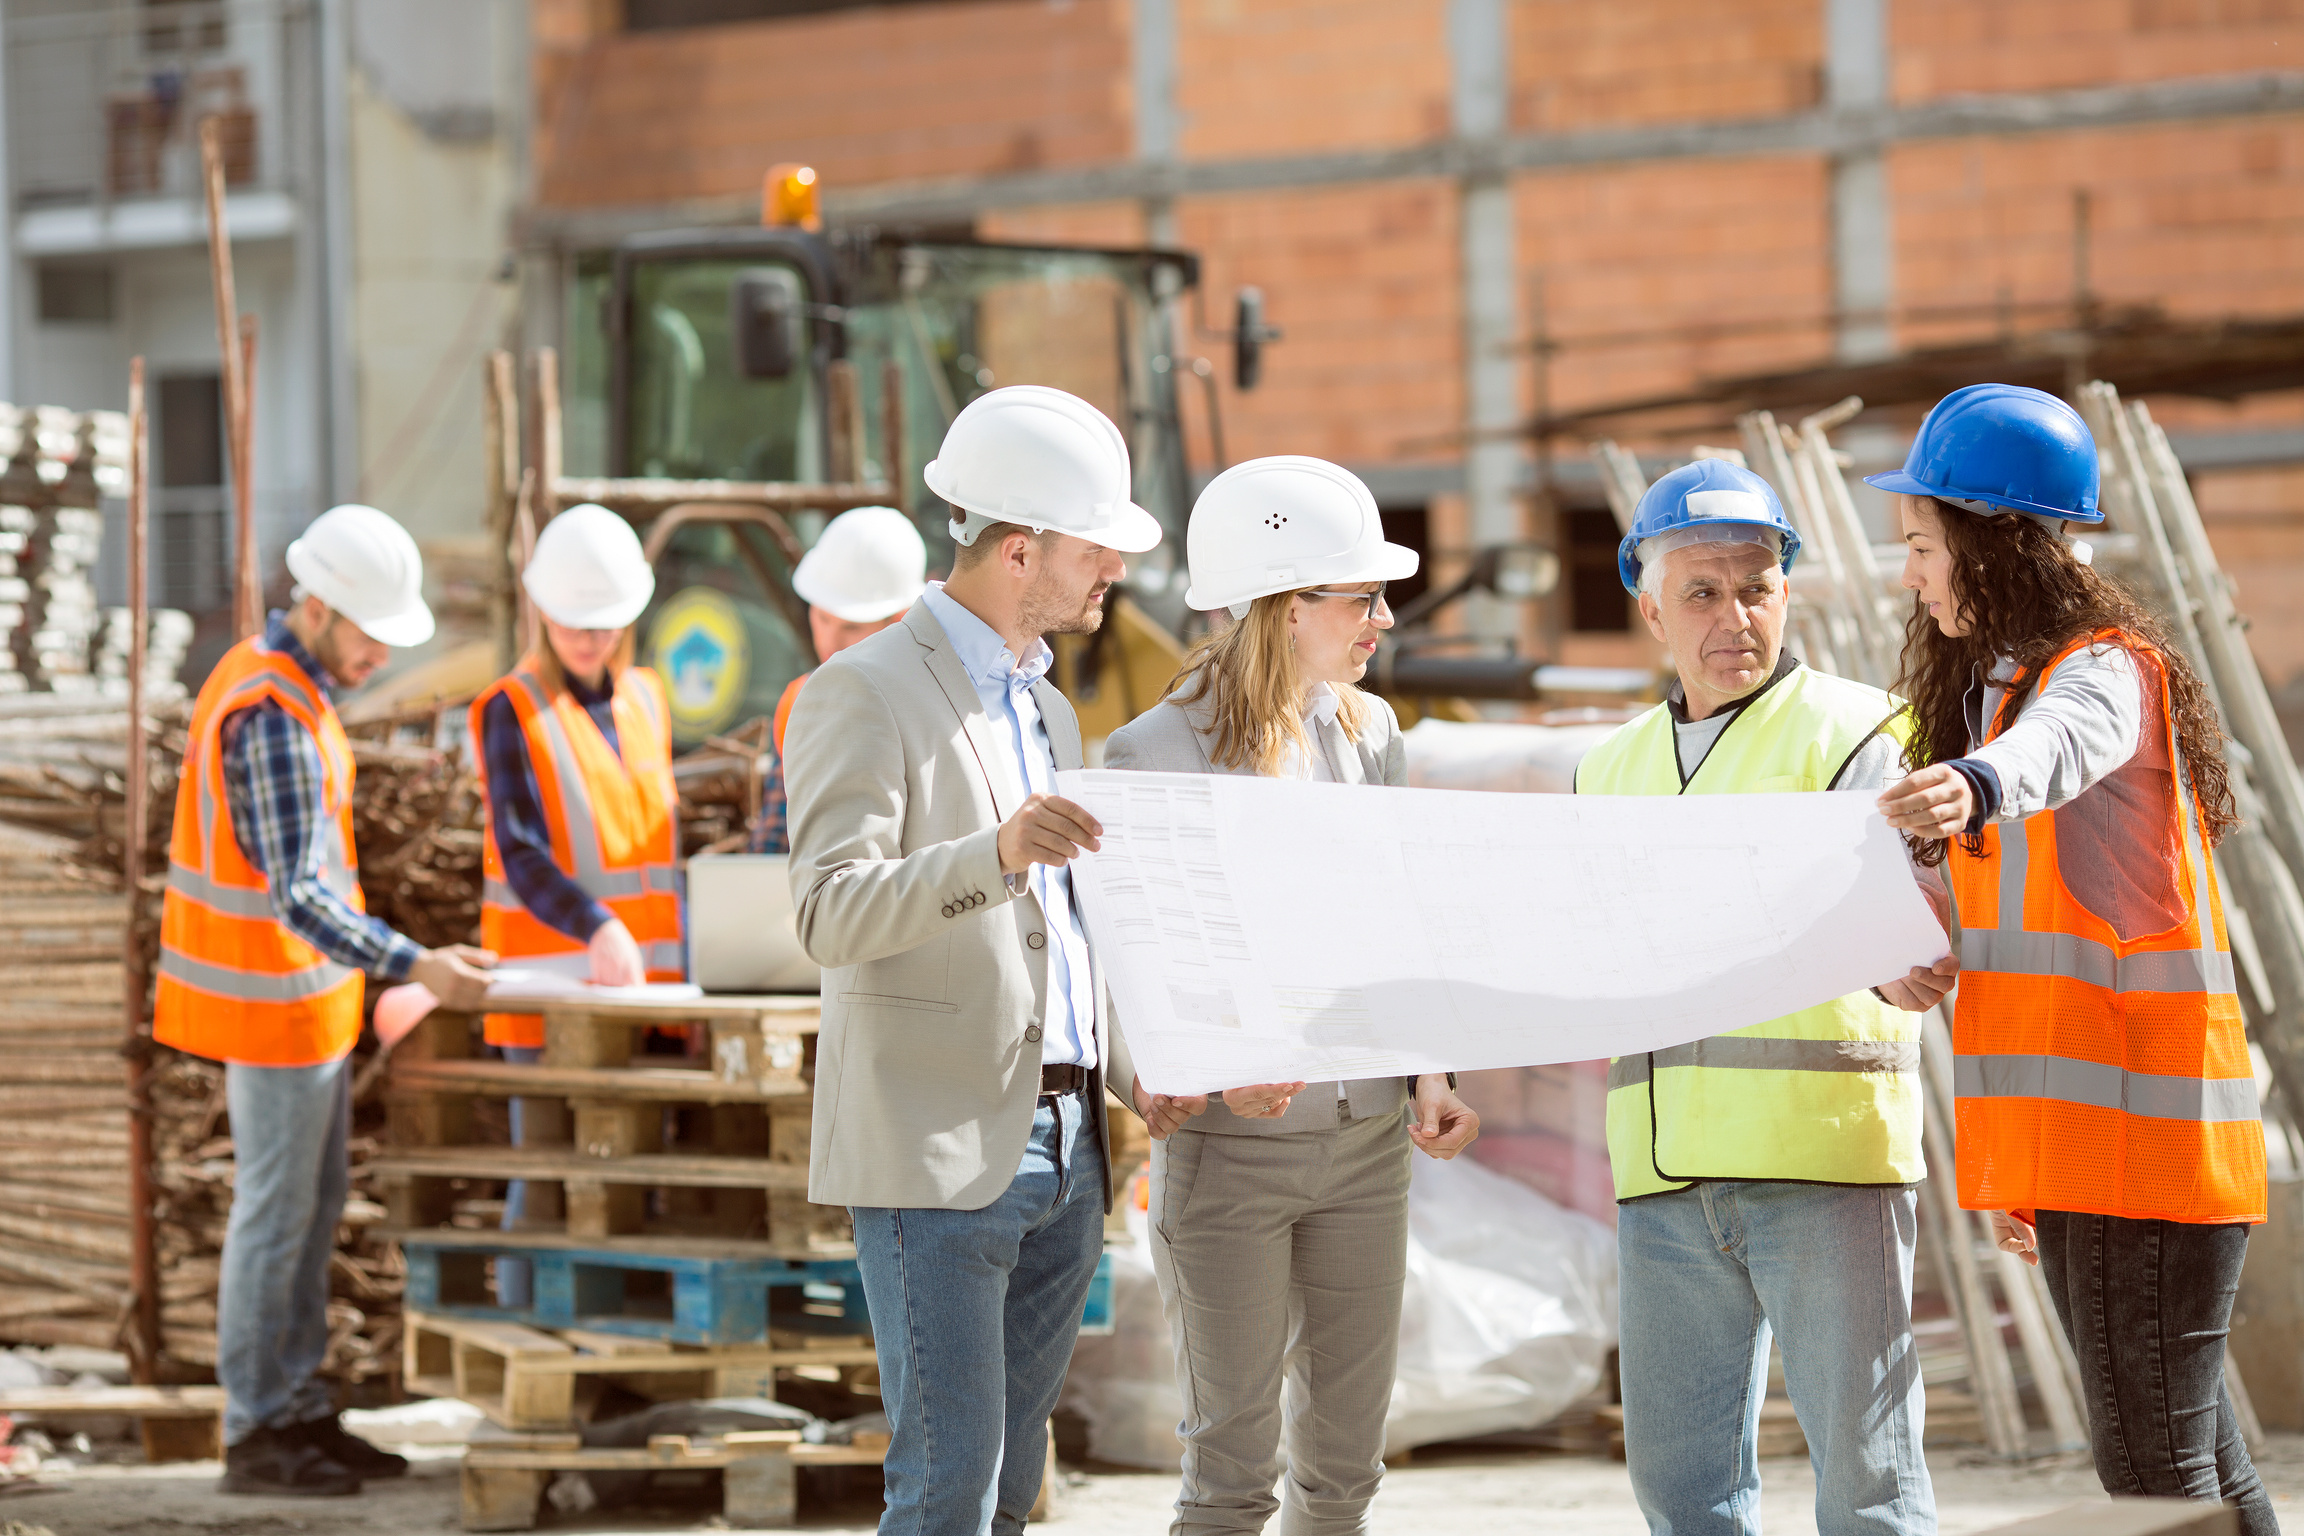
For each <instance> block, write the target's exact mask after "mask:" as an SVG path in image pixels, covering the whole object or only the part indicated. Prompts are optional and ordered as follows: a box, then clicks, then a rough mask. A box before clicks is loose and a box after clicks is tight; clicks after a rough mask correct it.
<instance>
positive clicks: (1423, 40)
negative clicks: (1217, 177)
mask: <svg viewBox="0 0 2304 1536" xmlns="http://www.w3.org/2000/svg"><path fill="white" fill-rule="evenodd" d="M1177 9H1178V26H1177V39H1176V43H1177V74H1178V90H1177V102H1176V105H1177V108H1178V110H1179V111H1180V112H1182V114H1183V116H1184V134H1183V152H1184V155H1185V157H1186V158H1187V159H1193V160H1224V159H1236V158H1245V157H1249V156H1265V155H1285V154H1291V153H1305V152H1310V151H1327V150H1336V149H1362V148H1370V147H1378V146H1384V145H1394V144H1409V143H1415V142H1417V141H1419V140H1424V139H1435V138H1441V137H1444V136H1445V135H1446V134H1447V133H1448V130H1449V74H1448V39H1447V20H1448V7H1447V5H1446V3H1445V0H1184V3H1183V4H1181V5H1179V6H1178V8H1177Z"/></svg>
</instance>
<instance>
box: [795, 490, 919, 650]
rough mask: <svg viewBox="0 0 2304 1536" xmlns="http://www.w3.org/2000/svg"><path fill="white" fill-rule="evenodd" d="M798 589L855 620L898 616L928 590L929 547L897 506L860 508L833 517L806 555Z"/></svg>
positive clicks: (815, 604)
mask: <svg viewBox="0 0 2304 1536" xmlns="http://www.w3.org/2000/svg"><path fill="white" fill-rule="evenodd" d="M792 590H793V591H795V592H797V593H799V594H800V600H801V601H802V602H804V603H806V604H807V605H808V606H809V607H811V608H821V609H823V610H824V611H825V612H826V613H829V614H830V615H832V617H834V618H836V619H845V620H847V621H848V622H849V623H851V624H869V623H871V622H872V621H873V620H875V619H892V618H894V617H895V616H896V615H897V614H900V613H902V612H903V611H904V610H905V609H907V608H909V607H911V606H912V604H913V602H914V601H915V600H917V599H918V598H919V596H920V594H921V593H923V592H925V591H927V590H928V546H927V545H925V544H923V543H921V542H920V530H919V529H917V528H915V527H913V526H912V519H910V518H908V517H906V516H905V515H904V514H903V513H901V512H899V511H897V510H896V509H895V508H894V507H856V508H854V509H852V510H850V511H847V512H843V513H841V514H840V515H839V516H838V517H836V518H834V519H832V521H831V522H830V523H829V524H828V525H827V526H826V527H825V529H824V533H823V535H822V537H820V538H818V539H817V540H816V547H815V548H814V549H811V550H809V551H808V553H807V554H805V555H803V556H801V558H800V564H799V566H798V567H797V568H796V569H795V570H794V571H793V572H792Z"/></svg>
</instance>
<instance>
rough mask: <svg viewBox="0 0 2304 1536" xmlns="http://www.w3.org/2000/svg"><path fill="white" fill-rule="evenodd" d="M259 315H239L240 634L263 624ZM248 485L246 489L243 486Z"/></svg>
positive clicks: (236, 615) (236, 602)
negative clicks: (259, 542)
mask: <svg viewBox="0 0 2304 1536" xmlns="http://www.w3.org/2000/svg"><path fill="white" fill-rule="evenodd" d="M255 400H256V317H255V315H253V314H244V315H242V316H241V317H240V419H239V421H237V422H236V423H234V424H233V430H234V431H236V432H238V433H239V434H240V447H239V450H238V451H239V463H240V466H241V468H240V470H239V471H238V473H239V474H240V476H241V478H240V479H239V480H236V481H235V482H233V487H234V488H233V495H234V497H235V500H234V501H233V504H232V511H233V524H234V539H235V548H234V552H233V558H234V566H235V569H234V575H233V581H232V621H233V625H234V627H235V628H237V629H238V630H239V631H240V634H241V637H242V638H243V639H245V638H246V637H247V636H249V635H252V634H255V633H256V632H257V631H258V630H260V629H262V628H263V627H264V564H263V562H262V561H261V560H259V559H258V558H257V551H256V410H255ZM243 486H244V487H246V489H245V490H243V489H241V487H243Z"/></svg>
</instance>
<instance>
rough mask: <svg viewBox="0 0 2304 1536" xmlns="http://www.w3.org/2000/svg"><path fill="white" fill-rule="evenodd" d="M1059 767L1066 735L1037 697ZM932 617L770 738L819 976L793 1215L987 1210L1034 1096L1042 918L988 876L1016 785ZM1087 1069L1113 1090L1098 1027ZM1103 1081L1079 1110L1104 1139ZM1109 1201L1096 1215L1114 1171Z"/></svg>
mask: <svg viewBox="0 0 2304 1536" xmlns="http://www.w3.org/2000/svg"><path fill="white" fill-rule="evenodd" d="M1033 697H1034V699H1036V700H1037V701H1038V703H1039V705H1040V713H1041V715H1042V717H1043V719H1044V720H1045V721H1046V724H1047V730H1048V742H1049V745H1050V747H1051V748H1053V750H1054V753H1055V758H1056V766H1057V767H1058V768H1077V767H1079V766H1080V765H1081V759H1080V724H1079V720H1078V718H1077V717H1076V716H1075V715H1074V714H1073V712H1072V706H1071V704H1070V703H1068V702H1067V701H1066V700H1065V698H1064V695H1063V694H1061V693H1059V692H1057V690H1056V689H1055V687H1054V686H1052V685H1051V684H1049V683H1047V682H1041V683H1040V684H1038V685H1037V686H1035V687H1034V689H1033ZM993 730H994V727H993V724H992V721H991V720H990V719H989V717H987V716H986V715H985V713H984V707H983V703H982V701H981V700H980V699H979V698H978V697H977V694H976V685H975V684H974V683H973V682H971V681H970V680H969V677H968V672H967V669H966V668H965V667H963V666H962V665H961V663H960V658H959V656H958V655H957V653H955V652H954V651H953V649H952V647H951V643H950V641H949V640H947V639H946V637H945V634H944V627H943V626H942V625H941V624H939V623H937V622H936V619H935V616H934V615H933V614H932V613H930V612H929V610H928V607H927V605H926V604H925V603H914V604H913V605H912V609H911V611H910V612H909V613H907V614H905V615H904V618H903V620H902V622H900V623H896V624H892V625H890V626H889V627H888V628H886V629H884V630H882V631H881V632H880V633H878V634H876V635H873V636H871V637H870V638H869V639H866V640H863V641H860V642H858V643H857V644H855V645H853V646H850V647H849V648H848V649H847V650H844V651H842V652H840V653H839V654H838V655H836V656H834V657H833V658H832V659H831V660H829V661H827V662H825V663H824V665H823V666H821V667H819V668H817V669H816V671H815V673H814V675H812V676H811V677H810V678H809V679H808V686H807V687H805V688H803V689H801V690H800V698H799V701H798V702H797V703H796V704H795V705H794V706H793V710H792V720H791V724H790V726H789V727H788V728H787V732H786V735H785V738H784V784H785V794H786V796H787V798H788V814H789V821H790V827H791V841H792V904H793V907H794V908H795V910H796V913H797V922H798V927H799V934H800V945H801V947H802V948H803V949H805V950H806V951H807V952H808V954H809V956H810V958H812V959H814V960H815V961H816V963H817V964H819V965H821V966H823V967H824V1021H823V1024H822V1026H821V1030H820V1033H819V1034H818V1035H817V1039H816V1104H815V1123H814V1126H813V1129H812V1132H811V1135H810V1138H809V1150H808V1198H809V1199H811V1200H813V1201H816V1202H817V1203H819V1204H822V1205H867V1206H911V1207H922V1206H925V1207H937V1208H941V1209H945V1210H959V1211H973V1210H981V1209H982V1208H983V1207H985V1206H987V1205H989V1204H991V1203H992V1201H993V1200H994V1199H996V1198H998V1197H999V1195H1000V1194H1001V1192H1002V1191H1004V1190H1006V1189H1007V1187H1008V1185H1009V1182H1010V1180H1012V1179H1013V1178H1014V1177H1015V1176H1016V1167H1017V1164H1018V1163H1020V1162H1021V1161H1022V1160H1023V1156H1024V1143H1025V1142H1026V1140H1027V1139H1028V1138H1029V1137H1030V1135H1031V1130H1032V1115H1033V1109H1034V1102H1035V1100H1036V1099H1037V1098H1038V1096H1039V1093H1040V1019H1041V1013H1042V1008H1043V1002H1042V1000H1043V998H1044V997H1045V996H1046V992H1047V954H1048V934H1047V923H1046V921H1045V919H1044V918H1043V916H1042V914H1041V910H1040V903H1039V901H1038V900H1037V899H1036V898H1034V897H1033V896H1032V895H1031V894H1030V892H1029V891H1027V892H1026V893H1025V894H1023V895H1021V896H1019V895H1015V894H1014V893H1012V892H1011V891H1010V889H1009V887H1008V884H1007V882H1006V881H1005V880H1003V879H1002V878H1001V877H1000V852H999V847H998V839H999V833H1000V824H1001V823H1002V822H1003V821H1004V820H1006V819H1007V818H1008V817H1009V816H1010V815H1012V814H1013V813H1014V812H1015V811H1016V809H1017V808H1018V807H1019V806H1021V805H1022V804H1023V803H1024V798H1025V790H1024V786H1023V784H1022V783H1021V782H1019V780H1018V778H1017V776H1016V774H1015V772H1014V770H1013V769H1012V768H1010V767H1009V765H1008V760H1007V758H1006V756H1004V755H1003V754H1002V752H1001V750H1000V747H999V743H998V738H997V737H995V736H994V734H993ZM1091 980H1092V983H1093V985H1092V991H1093V993H1094V995H1095V996H1096V998H1097V999H1098V1017H1097V1018H1096V1020H1095V1030H1096V1055H1097V1060H1098V1062H1099V1063H1107V1062H1110V1063H1112V1064H1113V1071H1114V1074H1115V1076H1116V1077H1117V1080H1118V1081H1119V1082H1120V1083H1121V1085H1122V1086H1123V1088H1125V1086H1126V1084H1127V1082H1128V1080H1129V1076H1132V1075H1133V1074H1132V1073H1131V1074H1128V1075H1119V1074H1122V1073H1126V1072H1127V1068H1126V1066H1125V1061H1126V1058H1125V1057H1124V1056H1122V1057H1121V1058H1120V1059H1119V1060H1118V1061H1117V1062H1115V1061H1114V1052H1115V1050H1116V1045H1115V1043H1114V1042H1113V1041H1112V1038H1111V1030H1110V1027H1109V1024H1108V1021H1107V1019H1106V1017H1105V1016H1104V1014H1105V1009H1106V1007H1107V1005H1106V1004H1105V1002H1104V1001H1103V999H1104V980H1103V976H1102V973H1101V970H1100V968H1099V969H1098V970H1097V973H1096V974H1095V975H1094V976H1093V977H1092V978H1091ZM1104 1076H1105V1073H1104V1070H1103V1068H1102V1067H1101V1066H1099V1068H1098V1070H1097V1072H1096V1074H1095V1080H1094V1081H1093V1082H1091V1083H1090V1085H1089V1091H1088V1097H1089V1101H1090V1103H1091V1104H1093V1105H1094V1106H1095V1107H1094V1111H1093V1113H1094V1115H1095V1119H1096V1130H1097V1136H1098V1140H1099V1144H1100V1145H1109V1143H1108V1142H1105V1141H1104V1135H1105V1128H1104ZM1096 1176H1097V1178H1099V1179H1101V1180H1103V1181H1104V1182H1105V1186H1106V1187H1105V1203H1106V1206H1107V1208H1109V1206H1110V1203H1111V1189H1110V1176H1109V1172H1108V1171H1106V1170H1099V1172H1098V1173H1097V1175H1096Z"/></svg>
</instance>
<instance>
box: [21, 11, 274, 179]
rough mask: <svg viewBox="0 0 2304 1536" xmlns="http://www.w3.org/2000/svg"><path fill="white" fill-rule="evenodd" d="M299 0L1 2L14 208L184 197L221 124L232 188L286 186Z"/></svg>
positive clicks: (198, 172)
mask: <svg viewBox="0 0 2304 1536" xmlns="http://www.w3.org/2000/svg"><path fill="white" fill-rule="evenodd" d="M309 9H310V3H309V0H142V3H140V4H120V3H117V0H114V3H111V4H103V5H93V6H91V5H87V4H85V3H84V0H10V3H9V4H8V6H7V30H6V55H7V69H8V134H7V142H8V156H9V161H10V166H9V172H10V181H11V184H12V186H13V188H14V193H15V198H16V202H17V205H18V206H19V207H23V208H36V207H43V206H54V205H58V204H89V203H96V204H103V203H110V202H115V201H120V200H123V199H129V198H141V197H154V196H160V197H169V196H175V197H188V196H192V195H194V194H196V193H197V192H198V190H199V185H200V147H199V146H200V124H201V123H202V122H203V121H205V120H207V119H209V118H215V119H217V120H218V122H219V124H220V126H221V128H222V130H223V132H222V138H223V149H224V172H225V180H226V182H227V183H228V184H229V185H230V186H232V187H234V188H254V187H266V186H279V185H282V184H283V181H284V177H283V175H282V169H283V168H282V167H281V165H280V164H279V163H278V162H279V161H280V160H281V159H282V158H284V157H283V156H282V155H281V154H280V153H279V150H278V146H279V144H280V143H281V133H282V130H283V128H284V127H285V126H286V125H285V124H284V123H283V122H282V121H281V120H280V107H279V104H280V103H281V102H282V101H284V100H285V99H287V95H288V93H287V91H286V90H285V88H284V87H285V81H284V78H283V76H284V72H285V71H286V69H288V68H289V67H290V61H291V60H295V59H298V58H299V57H300V54H299V52H298V50H297V49H296V48H295V47H293V46H291V45H290V40H289V38H288V37H287V35H286V33H287V30H288V28H289V26H290V25H291V24H292V23H296V22H300V21H302V20H303V19H304V17H305V15H306V13H307V12H308V11H309Z"/></svg>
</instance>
